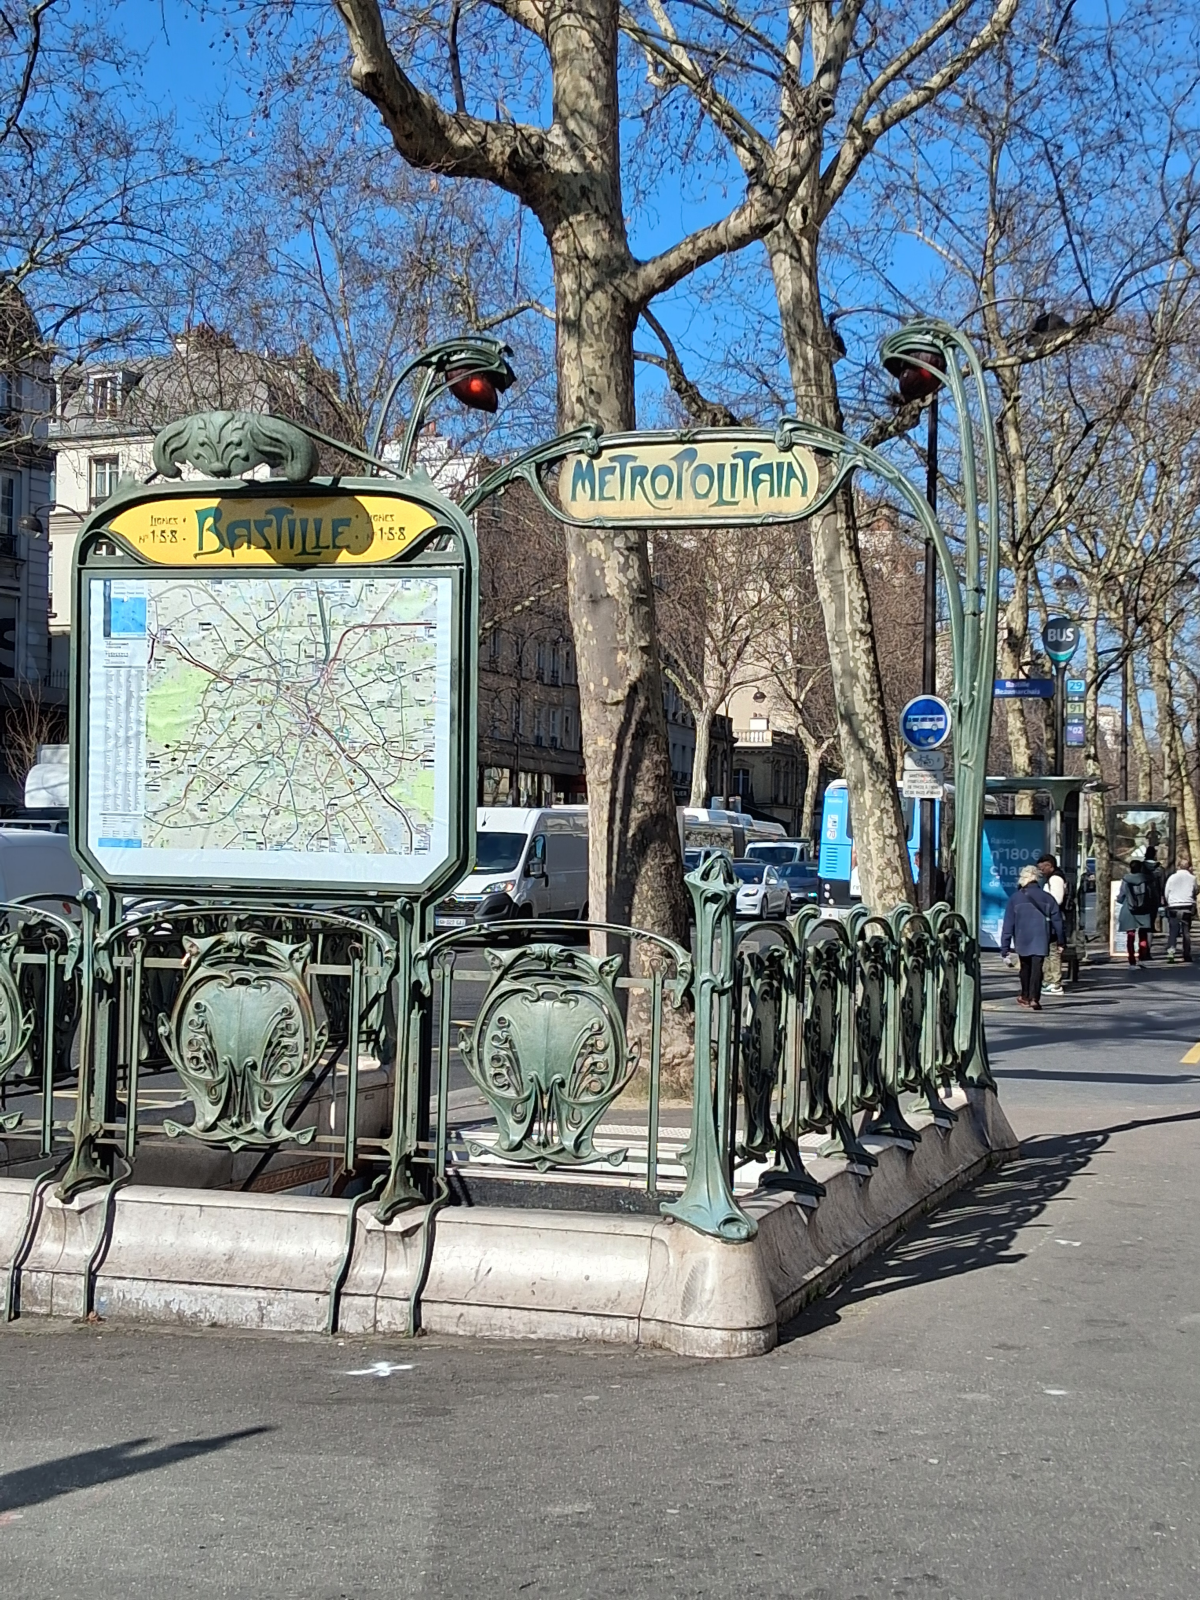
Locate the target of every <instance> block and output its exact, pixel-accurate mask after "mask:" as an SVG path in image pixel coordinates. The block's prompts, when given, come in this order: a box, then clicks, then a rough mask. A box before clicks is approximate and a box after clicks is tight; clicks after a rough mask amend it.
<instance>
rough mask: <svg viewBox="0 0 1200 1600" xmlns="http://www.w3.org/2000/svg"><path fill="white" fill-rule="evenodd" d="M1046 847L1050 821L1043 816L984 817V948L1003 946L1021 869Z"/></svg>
mask: <svg viewBox="0 0 1200 1600" xmlns="http://www.w3.org/2000/svg"><path fill="white" fill-rule="evenodd" d="M1045 848H1046V824H1045V821H1044V820H1043V819H1042V818H1041V817H984V819H983V861H982V867H981V871H980V874H979V943H980V947H981V948H982V949H984V950H998V949H999V948H1000V929H1001V927H1002V925H1003V923H1004V908H1005V906H1006V905H1007V904H1008V899H1009V896H1010V895H1011V894H1012V893H1013V892H1014V890H1015V889H1016V887H1017V878H1018V877H1019V876H1020V872H1021V868H1022V867H1025V866H1029V865H1030V864H1031V863H1033V862H1034V861H1036V860H1037V858H1038V857H1039V856H1040V855H1041V854H1042V853H1043V851H1044V850H1045Z"/></svg>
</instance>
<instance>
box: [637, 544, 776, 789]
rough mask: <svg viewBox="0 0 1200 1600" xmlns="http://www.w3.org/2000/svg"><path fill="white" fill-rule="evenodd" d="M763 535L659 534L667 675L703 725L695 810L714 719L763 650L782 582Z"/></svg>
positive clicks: (658, 581) (657, 570) (695, 768)
mask: <svg viewBox="0 0 1200 1600" xmlns="http://www.w3.org/2000/svg"><path fill="white" fill-rule="evenodd" d="M775 542H776V541H775V539H774V537H773V536H772V535H768V534H766V533H764V531H763V530H762V529H760V528H737V529H723V528H722V529H710V530H705V531H703V532H701V531H698V530H691V529H689V530H674V529H672V530H670V531H667V532H663V531H660V532H658V533H656V534H655V536H654V575H655V587H656V590H657V594H656V600H657V606H658V622H659V630H660V637H661V640H662V651H663V671H664V672H665V673H666V674H667V676H668V677H669V678H670V680H671V682H672V683H674V685H675V687H676V688H677V689H678V690H679V693H680V694H681V695H682V697H683V700H684V703H685V705H686V706H687V708H688V710H689V711H690V712H691V713H692V716H693V718H694V719H695V723H696V749H695V755H694V757H693V761H692V790H691V797H690V799H689V802H688V803H689V804H690V805H693V806H702V805H703V804H704V801H705V795H706V794H707V793H708V785H707V779H708V758H709V750H710V748H711V737H712V725H713V718H714V717H715V716H716V715H717V713H718V712H719V711H720V709H721V707H722V705H723V704H724V703H725V701H726V700H727V699H728V698H729V694H730V691H731V690H732V689H733V688H734V686H735V684H736V683H737V681H738V678H739V676H740V674H741V672H742V669H743V667H744V666H745V664H746V661H747V659H748V658H749V656H750V654H751V652H752V651H753V649H754V647H755V645H756V644H757V645H758V646H759V647H760V648H761V646H762V643H763V636H764V629H765V627H766V625H767V616H768V609H769V607H770V604H771V599H772V594H773V591H774V588H775V583H776V578H777V574H776V571H775Z"/></svg>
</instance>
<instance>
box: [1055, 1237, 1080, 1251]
mask: <svg viewBox="0 0 1200 1600" xmlns="http://www.w3.org/2000/svg"><path fill="white" fill-rule="evenodd" d="M1054 1242H1055V1244H1069V1245H1074V1247H1075V1249H1076V1250H1078V1249H1079V1247H1080V1245H1081V1244H1082V1243H1083V1240H1082V1239H1055V1241H1054Z"/></svg>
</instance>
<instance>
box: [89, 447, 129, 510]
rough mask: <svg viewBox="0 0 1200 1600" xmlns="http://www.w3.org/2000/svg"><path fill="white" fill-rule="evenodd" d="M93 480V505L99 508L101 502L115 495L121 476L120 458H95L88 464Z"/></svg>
mask: <svg viewBox="0 0 1200 1600" xmlns="http://www.w3.org/2000/svg"><path fill="white" fill-rule="evenodd" d="M88 465H89V467H90V469H91V479H92V504H93V505H94V506H98V505H99V504H100V502H101V500H107V499H108V497H109V495H110V494H115V493H116V489H117V479H118V478H119V477H120V475H121V458H120V456H93V457H92V459H91V461H90V462H89V463H88Z"/></svg>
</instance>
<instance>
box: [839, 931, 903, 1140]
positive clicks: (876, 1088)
mask: <svg viewBox="0 0 1200 1600" xmlns="http://www.w3.org/2000/svg"><path fill="white" fill-rule="evenodd" d="M846 926H847V928H848V929H849V931H850V936H851V938H852V939H853V940H854V941H855V944H854V951H855V1003H854V1036H855V1049H856V1056H857V1061H858V1092H857V1105H858V1107H859V1108H860V1109H862V1110H866V1111H868V1112H870V1113H871V1115H870V1116H869V1118H868V1120H867V1122H866V1123H865V1125H864V1127H863V1130H862V1131H863V1133H869V1134H872V1135H882V1136H884V1137H887V1138H892V1139H902V1140H904V1141H905V1143H908V1144H914V1145H915V1144H918V1143H919V1142H920V1139H921V1135H920V1134H919V1133H918V1132H917V1130H916V1129H915V1128H914V1127H912V1125H911V1124H910V1123H909V1122H908V1120H907V1119H906V1118H905V1116H904V1113H903V1111H902V1110H901V1108H900V1097H899V1095H900V1087H901V1084H900V1074H899V1065H900V1019H899V1007H900V983H899V977H900V952H899V947H898V944H897V940H896V933H895V930H894V929H893V927H892V925H891V923H890V922H889V921H888V920H887V918H886V917H873V916H871V915H870V914H869V913H868V912H867V911H866V909H865V908H864V907H861V906H859V907H855V909H854V910H853V911H852V912H851V913H850V916H849V917H848V918H847V919H846Z"/></svg>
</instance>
